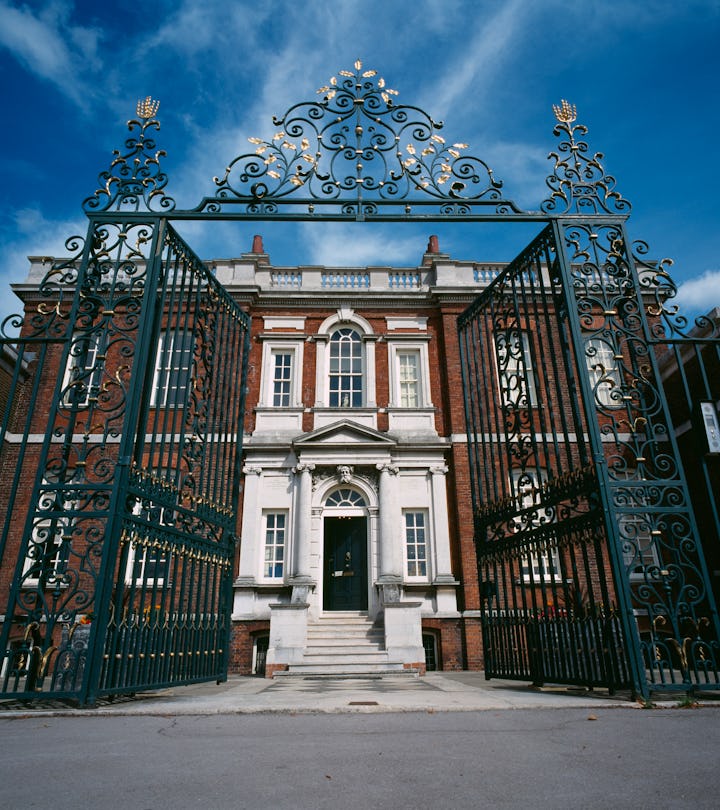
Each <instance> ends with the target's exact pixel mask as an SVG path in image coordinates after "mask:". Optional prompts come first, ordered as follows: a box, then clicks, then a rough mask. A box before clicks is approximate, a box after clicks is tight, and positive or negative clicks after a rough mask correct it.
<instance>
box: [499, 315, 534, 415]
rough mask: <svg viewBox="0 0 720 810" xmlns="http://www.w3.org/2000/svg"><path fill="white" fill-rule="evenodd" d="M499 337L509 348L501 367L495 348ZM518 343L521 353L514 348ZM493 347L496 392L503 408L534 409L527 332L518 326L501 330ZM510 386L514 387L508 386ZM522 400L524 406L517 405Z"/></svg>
mask: <svg viewBox="0 0 720 810" xmlns="http://www.w3.org/2000/svg"><path fill="white" fill-rule="evenodd" d="M518 335H519V338H518V337H517V336H518ZM501 337H502V338H505V339H506V341H507V346H508V348H507V349H506V351H508V352H509V354H508V357H507V362H506V363H505V365H504V366H503V365H502V363H501V362H500V350H499V348H498V339H499V338H501ZM518 341H519V342H520V343H521V344H522V347H521V349H520V351H519V350H518V347H517V345H516V344H517V342H518ZM493 348H494V351H495V370H496V374H497V381H498V392H499V395H500V401H501V402H502V404H503V405H504V406H505V407H513V408H515V409H517V408H524V407H526V408H537V406H538V392H537V386H536V384H535V374H534V371H533V364H532V354H531V352H530V333H529V331H528V330H527V329H522V328H520V327H515V328H513V329H506V330H503V331H501V332H499V333H497V334H496V335H495V338H494V346H493ZM521 353H522V356H521ZM511 383H512V384H513V387H510V384H511ZM512 393H517V396H514V397H513V396H508V394H512ZM524 399H525V400H527V402H526V404H523V405H521V404H519V403H520V402H522V400H524Z"/></svg>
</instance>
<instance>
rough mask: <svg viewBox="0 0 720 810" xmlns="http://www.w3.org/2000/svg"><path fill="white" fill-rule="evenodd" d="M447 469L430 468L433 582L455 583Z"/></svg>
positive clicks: (440, 467)
mask: <svg viewBox="0 0 720 810" xmlns="http://www.w3.org/2000/svg"><path fill="white" fill-rule="evenodd" d="M447 471H448V468H447V467H446V466H445V465H444V464H443V465H441V466H439V467H431V468H430V490H431V493H432V504H433V510H432V514H433V521H434V524H433V537H434V540H435V543H434V546H435V561H434V562H435V565H434V568H435V570H434V572H433V573H434V577H433V581H434V582H446V583H455V577H453V575H452V563H451V561H450V533H449V530H448V510H447V489H446V488H445V475H446V474H447Z"/></svg>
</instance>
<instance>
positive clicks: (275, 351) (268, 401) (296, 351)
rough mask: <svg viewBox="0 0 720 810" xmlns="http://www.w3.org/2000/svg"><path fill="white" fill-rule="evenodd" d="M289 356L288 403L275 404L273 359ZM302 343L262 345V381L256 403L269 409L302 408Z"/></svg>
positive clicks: (275, 342)
mask: <svg viewBox="0 0 720 810" xmlns="http://www.w3.org/2000/svg"><path fill="white" fill-rule="evenodd" d="M283 354H289V355H290V381H289V382H290V385H289V402H288V404H287V405H276V404H275V358H276V357H278V356H279V355H283ZM302 356H303V352H302V343H300V342H298V341H292V342H289V341H275V340H273V341H266V342H265V343H264V345H263V363H262V368H263V381H262V385H261V389H260V391H261V395H260V396H261V399H260V402H259V403H258V404H259V405H260V406H262V407H269V408H298V407H301V406H302Z"/></svg>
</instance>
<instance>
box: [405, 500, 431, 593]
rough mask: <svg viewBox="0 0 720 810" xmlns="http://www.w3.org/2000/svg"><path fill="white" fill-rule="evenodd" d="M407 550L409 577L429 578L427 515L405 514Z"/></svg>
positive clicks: (417, 513)
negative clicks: (426, 541)
mask: <svg viewBox="0 0 720 810" xmlns="http://www.w3.org/2000/svg"><path fill="white" fill-rule="evenodd" d="M405 549H406V555H405V556H406V559H407V575H408V576H409V577H425V576H427V549H426V545H425V513H424V512H406V513H405Z"/></svg>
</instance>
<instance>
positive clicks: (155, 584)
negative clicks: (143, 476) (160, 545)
mask: <svg viewBox="0 0 720 810" xmlns="http://www.w3.org/2000/svg"><path fill="white" fill-rule="evenodd" d="M158 507H159V508H160V516H159V518H160V519H159V520H158V521H157V525H160V526H172V525H174V523H175V515H174V513H173V510H172V509H169V508H168V507H167V506H162V507H161V506H159V504H158ZM144 511H146V510H145V508H144V507H143V505H142V501H139V500H136V501H135V504H134V505H133V509H132V513H133V515H141V514H142V513H143V512H144ZM148 519H149V520H150V521H151V522H152V518H151V517H149V518H148ZM153 551H157V552H158V553H161V551H162V550H161V549H153V548H151V547H150V546H143V545H141V544H139V543H138V542H136V541H135V539H134V538H133V537H131V538H130V551H129V553H128V558H127V567H126V568H125V584H126V585H134V586H135V587H136V588H143V587H145V588H165V587H169V586H170V583H169V582H167V581H166V580H165V577H157V578H155V577H152V578H146V577H145V566H146V565H147V564H148V562H151V563H152V564H154V565H163V566H165V570H166V571H167V572H168V575H169V574H170V564H171V562H172V554H171V553H169V552H162V553H163V554H167V556H166V557H160V558H158V559H157V560H155V561H149V560H148V559H147V554H148V552H150V553H152V552H153ZM138 552H141V553H142V554H143V559H142V561H141V562H140V563H139V565H140V575H139V576H133V574H134V573H135V563H136V560H137V555H138Z"/></svg>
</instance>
